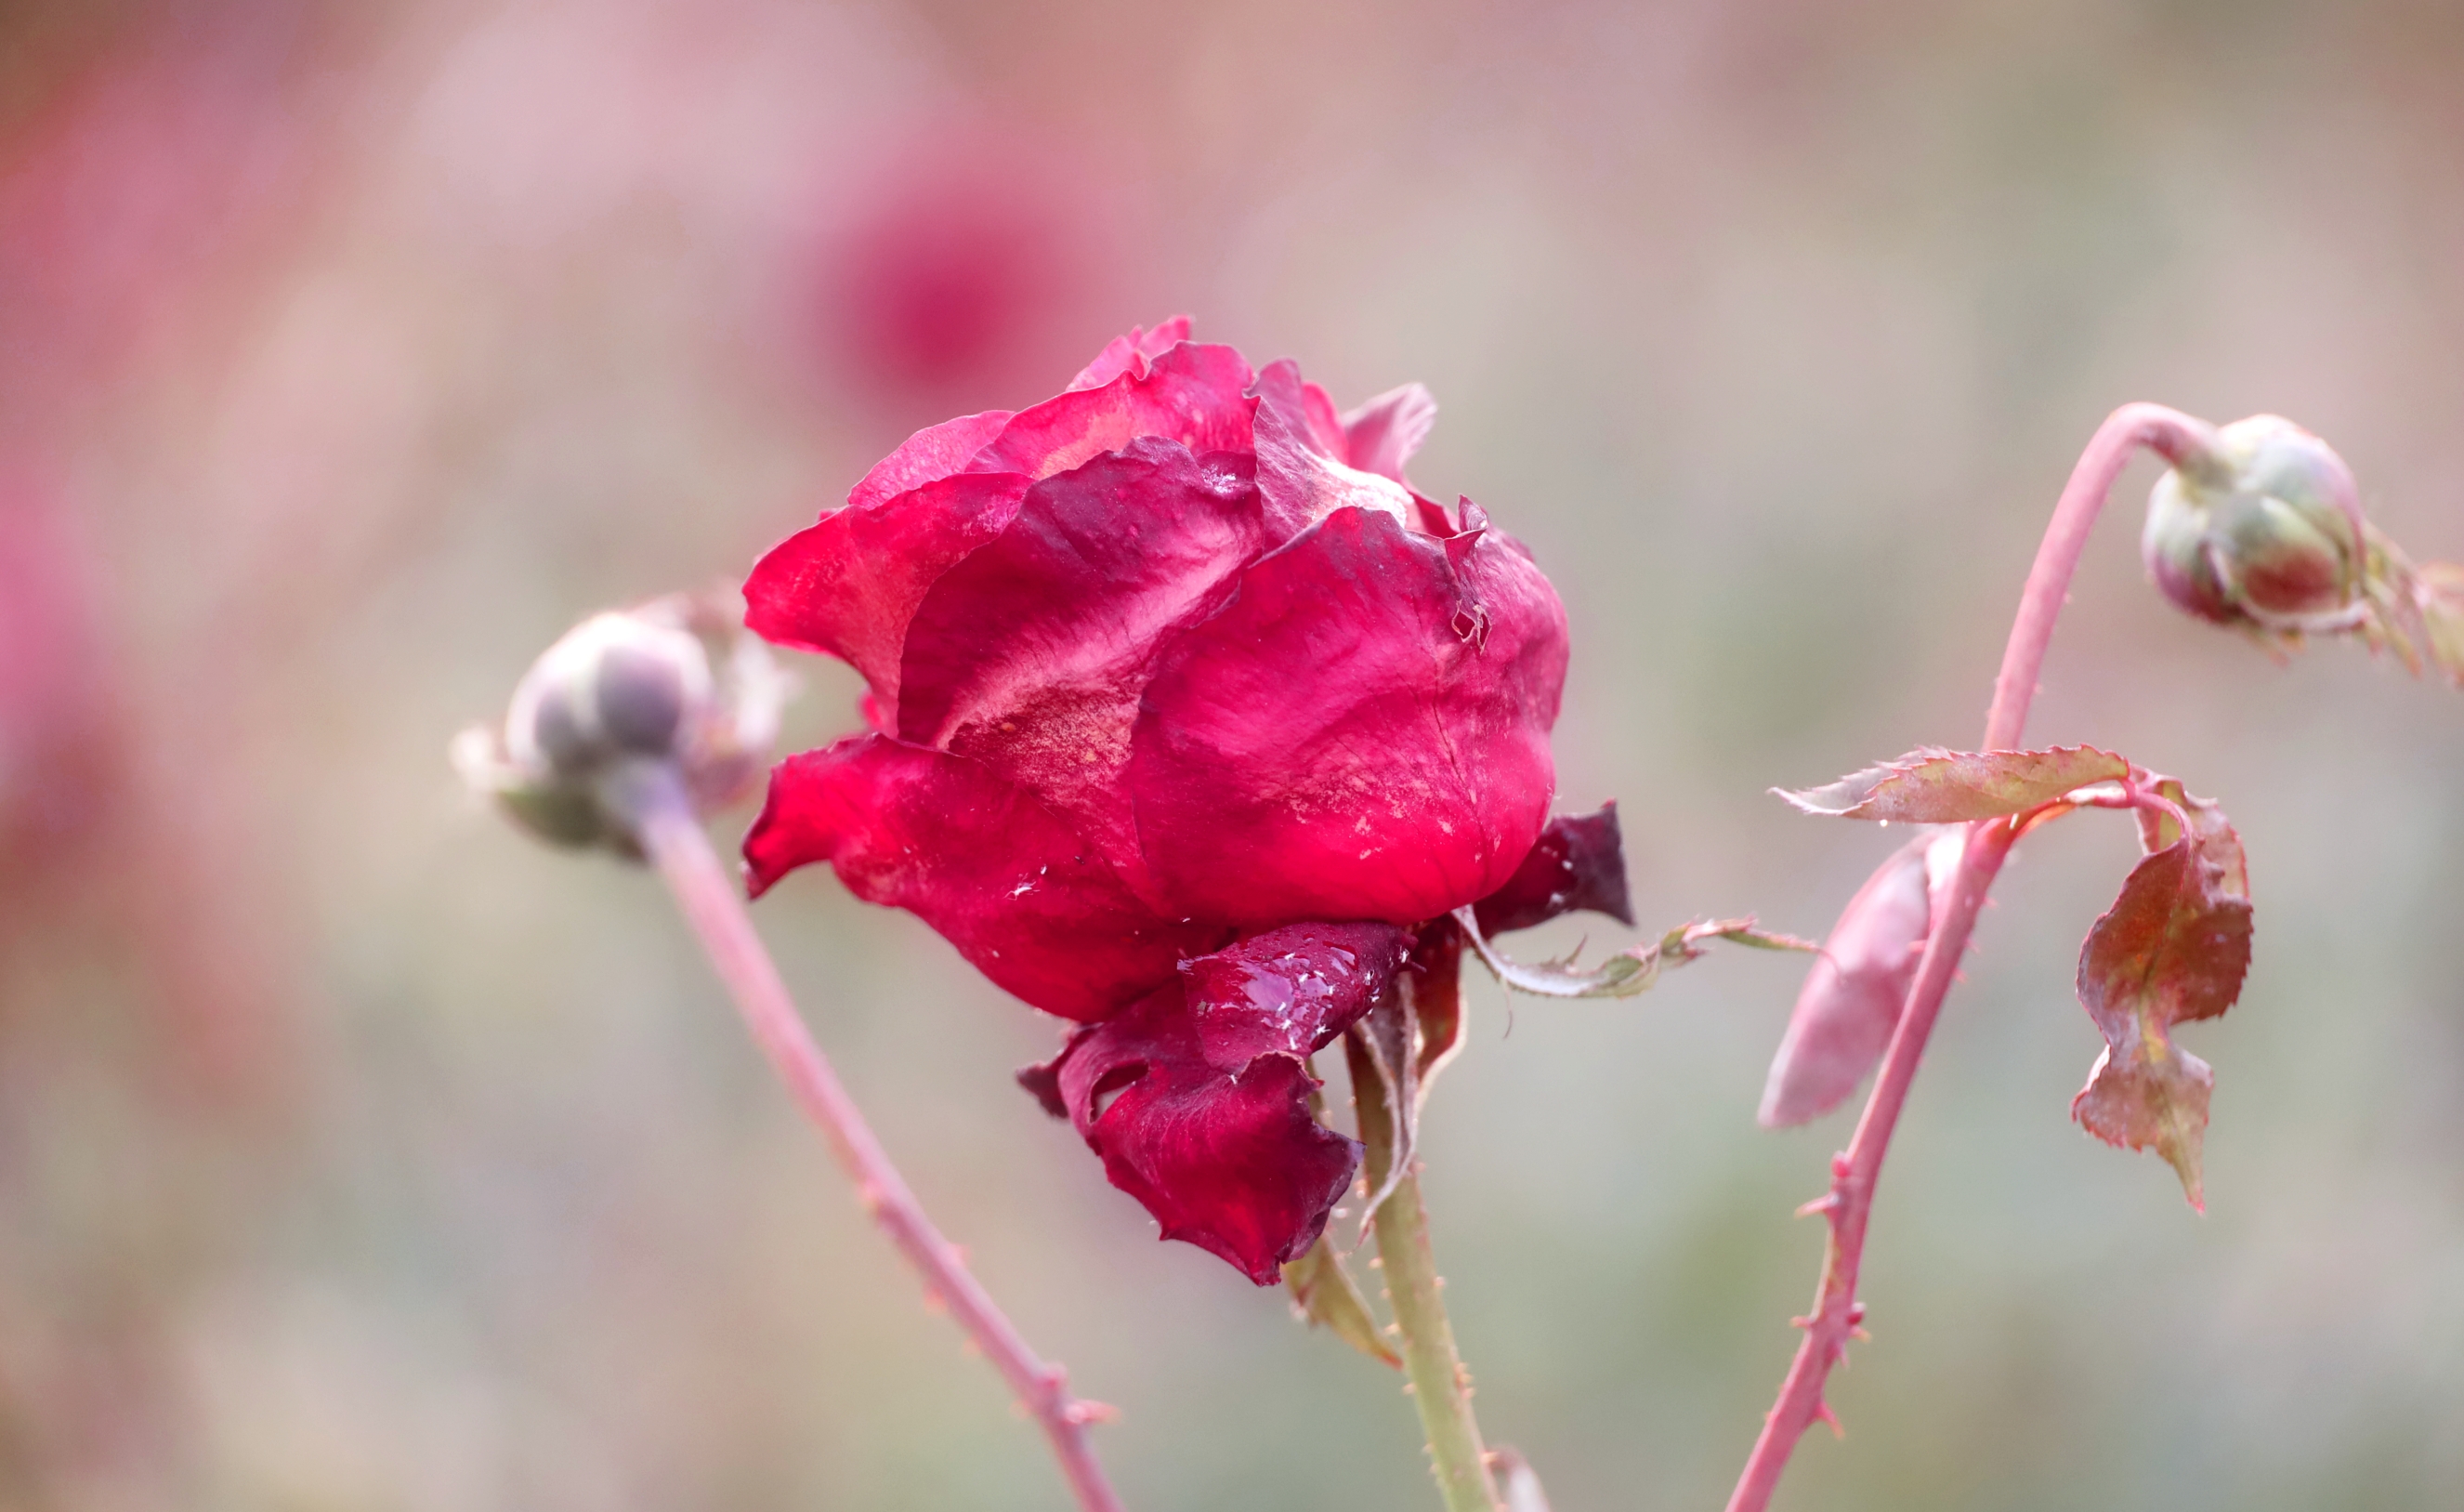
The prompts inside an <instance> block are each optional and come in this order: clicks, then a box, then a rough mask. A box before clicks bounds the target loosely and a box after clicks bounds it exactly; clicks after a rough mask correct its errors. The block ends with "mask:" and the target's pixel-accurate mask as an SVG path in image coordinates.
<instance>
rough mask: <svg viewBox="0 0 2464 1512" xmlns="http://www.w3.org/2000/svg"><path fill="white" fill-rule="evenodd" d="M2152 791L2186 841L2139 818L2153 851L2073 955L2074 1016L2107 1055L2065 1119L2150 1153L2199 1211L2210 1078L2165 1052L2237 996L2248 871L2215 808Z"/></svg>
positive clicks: (2164, 785) (2199, 1064) (2245, 967)
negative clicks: (2089, 1025) (2180, 814)
mask: <svg viewBox="0 0 2464 1512" xmlns="http://www.w3.org/2000/svg"><path fill="white" fill-rule="evenodd" d="M2153 790H2155V791H2158V792H2161V793H2163V794H2164V795H2165V796H2166V797H2167V798H2170V799H2172V800H2173V801H2174V802H2175V803H2176V804H2177V805H2179V806H2181V808H2182V809H2183V810H2184V812H2185V814H2186V815H2187V817H2188V818H2189V821H2190V833H2189V834H2187V835H2186V834H2182V826H2181V825H2180V824H2179V823H2176V822H2175V821H2174V820H2173V819H2172V817H2171V816H2170V815H2164V816H2162V817H2160V818H2157V819H2154V820H2152V821H2151V820H2149V819H2147V818H2146V817H2145V816H2144V815H2143V820H2142V826H2141V830H2142V840H2143V843H2145V844H2146V845H2149V846H2151V847H2154V849H2153V850H2152V852H2151V854H2149V855H2148V856H2146V857H2145V858H2144V859H2143V860H2141V861H2140V863H2139V864H2138V865H2137V866H2135V867H2133V868H2131V872H2130V876H2129V877H2128V878H2125V879H2124V880H2123V884H2122V896H2121V897H2120V898H2118V899H2116V900H2115V901H2114V904H2113V907H2112V909H2111V910H2110V911H2109V912H2107V913H2106V914H2105V916H2104V917H2103V918H2101V919H2099V920H2098V921H2097V922H2096V925H2095V927H2094V928H2092V929H2090V930H2089V931H2088V936H2087V943H2086V945H2084V946H2083V947H2082V948H2081V949H2080V951H2079V1004H2080V1006H2081V1007H2083V1008H2085V1009H2086V1010H2087V1012H2088V1017H2090V1018H2091V1019H2094V1020H2095V1021H2096V1027H2097V1031H2098V1032H2099V1033H2100V1034H2103V1036H2104V1043H2105V1049H2104V1053H2103V1054H2102V1055H2101V1056H2098V1058H2097V1062H2096V1067H2095V1069H2094V1070H2092V1071H2091V1072H2089V1074H2088V1082H2087V1085H2086V1086H2085V1087H2084V1088H2082V1089H2081V1090H2080V1092H2079V1096H2078V1097H2077V1098H2075V1099H2073V1100H2072V1101H2071V1116H2072V1117H2073V1118H2075V1119H2077V1120H2078V1121H2079V1123H2080V1125H2081V1126H2082V1127H2084V1128H2085V1129H2086V1130H2087V1131H2088V1132H2089V1133H2091V1134H2094V1135H2095V1136H2096V1137H2097V1138H2099V1139H2101V1140H2103V1141H2104V1142H2105V1143H2107V1144H2109V1145H2122V1146H2125V1147H2127V1148H2130V1149H2153V1150H2155V1151H2156V1152H2157V1153H2158V1154H2159V1155H2162V1156H2163V1157H2164V1158H2165V1159H2166V1161H2167V1163H2168V1164H2170V1165H2171V1166H2172V1167H2173V1169H2174V1171H2175V1173H2176V1174H2178V1175H2179V1176H2180V1177H2181V1178H2182V1190H2183V1191H2184V1193H2185V1194H2186V1195H2188V1196H2189V1199H2190V1205H2191V1206H2192V1207H2194V1208H2202V1209H2204V1207H2205V1203H2204V1201H2203V1199H2202V1197H2201V1191H2200V1167H2199V1157H2200V1147H2201V1145H2202V1143H2203V1141H2204V1139H2205V1137H2206V1134H2207V1127H2208V1095H2209V1092H2210V1090H2211V1088H2212V1087H2213V1086H2214V1084H2215V1076H2214V1073H2213V1072H2211V1071H2210V1070H2209V1069H2208V1065H2207V1062H2205V1061H2203V1060H2201V1059H2200V1058H2199V1057H2198V1056H2193V1055H2191V1054H2189V1052H2188V1051H2185V1050H2183V1049H2181V1048H2180V1047H2178V1046H2176V1045H2175V1044H2174V1043H2173V1026H2174V1025H2176V1024H2184V1023H2190V1022H2193V1021H2195V1020H2198V1019H2203V1018H2214V1017H2216V1016H2218V1015H2219V1014H2221V1013H2223V1012H2225V1011H2226V1010H2227V1009H2229V1008H2231V1007H2232V1006H2233V1002H2234V1000H2235V999H2236V998H2238V997H2239V996H2240V995H2241V986H2242V979H2243V978H2244V977H2245V976H2246V975H2247V974H2248V972H2249V970H2250V940H2251V908H2250V896H2249V890H2250V882H2249V871H2248V867H2247V863H2246V862H2245V860H2244V858H2243V856H2242V849H2241V840H2240V837H2239V836H2238V835H2236V834H2234V833H2233V826H2232V825H2231V824H2230V823H2228V822H2227V821H2226V819H2225V816H2224V813H2223V812H2222V811H2221V810H2219V809H2217V808H2216V806H2215V805H2214V804H2212V803H2209V802H2207V801H2206V800H2204V799H2199V798H2193V797H2191V796H2190V795H2189V792H2188V791H2186V790H2185V789H2183V787H2182V785H2181V784H2180V783H2179V782H2176V781H2174V780H2172V779H2171V778H2157V779H2154V783H2153Z"/></svg>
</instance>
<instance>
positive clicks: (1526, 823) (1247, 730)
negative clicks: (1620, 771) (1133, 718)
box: [1129, 509, 1566, 927]
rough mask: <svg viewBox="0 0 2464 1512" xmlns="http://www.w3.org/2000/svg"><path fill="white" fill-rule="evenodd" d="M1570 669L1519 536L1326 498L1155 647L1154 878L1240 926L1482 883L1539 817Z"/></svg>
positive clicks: (1172, 905) (1450, 899)
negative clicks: (1324, 509)
mask: <svg viewBox="0 0 2464 1512" xmlns="http://www.w3.org/2000/svg"><path fill="white" fill-rule="evenodd" d="M1565 674H1566V618H1565V611H1564V609H1563V608H1562V607H1561V606H1560V605H1559V604H1558V602H1557V595H1556V593H1555V592H1554V591H1553V590H1552V589H1551V588H1550V587H1549V584H1548V580H1547V579H1545V578H1543V577H1542V576H1541V575H1540V571H1539V569H1538V568H1537V567H1533V566H1532V565H1531V562H1530V559H1529V557H1528V556H1526V555H1525V554H1524V553H1523V551H1522V550H1521V548H1520V547H1519V546H1517V545H1514V544H1513V543H1512V542H1511V541H1510V540H1508V539H1507V538H1506V537H1504V536H1502V535H1500V534H1497V533H1495V532H1490V533H1488V534H1487V535H1485V536H1484V535H1481V534H1479V533H1477V532H1472V533H1466V534H1465V535H1463V536H1457V537H1454V538H1452V539H1451V540H1447V541H1438V540H1433V539H1431V538H1430V537H1428V536H1426V535H1422V534H1419V533H1418V532H1414V531H1410V530H1407V529H1405V528H1404V527H1403V526H1402V525H1400V524H1398V523H1396V522H1395V521H1394V520H1393V519H1392V518H1391V517H1389V516H1387V515H1385V514H1383V513H1379V512H1375V511H1371V510H1363V509H1338V510H1336V511H1335V512H1334V513H1333V514H1332V515H1331V516H1329V517H1328V518H1327V519H1326V520H1325V521H1324V522H1322V523H1319V524H1317V525H1315V526H1313V527H1311V528H1310V529H1309V530H1308V531H1306V532H1304V533H1303V534H1302V535H1300V536H1299V537H1297V538H1295V539H1294V540H1293V541H1292V542H1291V544H1290V545H1286V546H1284V547H1282V548H1280V549H1278V550H1276V551H1274V552H1271V553H1269V554H1268V555H1266V556H1265V557H1263V558H1261V559H1260V560H1259V561H1258V562H1257V563H1256V564H1255V565H1253V566H1252V567H1249V569H1248V570H1247V571H1246V572H1245V573H1243V575H1242V578H1241V581H1240V589H1239V592H1238V593H1237V594H1236V595H1235V596H1234V597H1233V599H1232V601H1231V602H1230V603H1229V604H1227V605H1226V606H1225V607H1224V608H1223V610H1222V611H1221V612H1220V613H1218V614H1217V615H1216V616H1215V617H1214V618H1212V619H1209V620H1206V621H1204V622H1203V623H1201V624H1199V625H1197V626H1195V627H1193V628H1191V629H1189V630H1187V631H1184V632H1182V633H1181V634H1178V635H1177V636H1176V637H1174V638H1173V639H1172V640H1171V641H1169V642H1168V643H1167V645H1166V647H1165V650H1164V653H1163V656H1162V657H1161V658H1160V660H1159V663H1158V666H1157V670H1156V673H1155V679H1154V680H1153V681H1152V682H1151V683H1150V684H1149V685H1148V688H1147V692H1146V698H1145V702H1144V708H1143V711H1142V713H1141V714H1140V716H1139V719H1138V724H1137V729H1136V732H1135V734H1134V736H1133V742H1132V755H1131V761H1130V767H1129V782H1130V789H1131V792H1132V794H1133V799H1134V801H1135V803H1136V806H1137V824H1138V833H1139V836H1140V839H1141V842H1142V844H1143V846H1144V848H1145V851H1146V855H1147V863H1148V867H1149V874H1150V877H1151V878H1153V880H1154V883H1155V888H1156V892H1157V895H1158V896H1159V897H1160V898H1162V899H1163V900H1164V901H1166V902H1167V904H1168V907H1169V911H1170V912H1172V913H1174V914H1176V915H1194V916H1197V917H1200V918H1213V919H1221V920H1225V921H1227V922H1230V923H1235V924H1239V925H1243V926H1247V927H1271V926H1272V925H1275V924H1280V923H1289V922H1291V921H1293V920H1299V919H1375V920H1383V921H1385V922H1387V923H1398V924H1410V923H1419V921H1421V920H1424V919H1429V918H1434V917H1436V916H1437V915H1439V914H1442V913H1445V912H1447V911H1448V910H1450V909H1453V908H1457V907H1460V906H1462V905H1463V904H1464V903H1468V902H1472V901H1476V900H1478V899H1482V898H1485V897H1487V896H1488V895H1489V894H1490V893H1492V892H1495V891H1496V890H1497V889H1498V888H1499V887H1501V886H1503V885H1505V883H1506V882H1507V879H1508V878H1511V877H1512V876H1513V875H1514V870H1515V868H1516V867H1517V866H1518V865H1520V864H1521V862H1522V860H1523V858H1524V856H1525V855H1526V854H1527V853H1529V851H1530V849H1531V845H1532V842H1533V841H1534V840H1535V839H1537V838H1538V836H1539V834H1540V829H1541V826H1542V824H1543V823H1544V822H1545V821H1546V819H1547V817H1548V808H1549V798H1550V790H1551V784H1552V783H1553V781H1554V771H1553V768H1552V767H1551V761H1550V756H1549V727H1550V726H1551V724H1552V723H1555V721H1556V716H1557V700H1558V694H1559V691H1560V689H1561V688H1562V686H1563V684H1564V680H1565Z"/></svg>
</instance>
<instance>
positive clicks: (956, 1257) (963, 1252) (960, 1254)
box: [941, 1243, 967, 1271]
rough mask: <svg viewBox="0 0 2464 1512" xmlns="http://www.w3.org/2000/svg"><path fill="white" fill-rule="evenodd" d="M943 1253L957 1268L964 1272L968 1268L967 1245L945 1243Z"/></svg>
mask: <svg viewBox="0 0 2464 1512" xmlns="http://www.w3.org/2000/svg"><path fill="white" fill-rule="evenodd" d="M941 1253H942V1254H943V1255H944V1256H947V1257H948V1259H949V1261H950V1263H951V1264H952V1265H955V1266H957V1268H958V1269H960V1270H962V1271H963V1270H965V1269H966V1268H967V1247H966V1246H965V1245H963V1244H950V1243H945V1244H944V1245H943V1246H942V1248H941Z"/></svg>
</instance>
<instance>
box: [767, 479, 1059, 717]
mask: <svg viewBox="0 0 2464 1512" xmlns="http://www.w3.org/2000/svg"><path fill="white" fill-rule="evenodd" d="M884 465H885V466H886V465H888V464H886V463H885V464H884ZM876 471H878V469H876ZM1026 489H1027V480H1026V479H1025V478H1021V477H1018V476H1017V475H1015V474H1007V475H1003V474H969V475H961V476H959V477H957V478H942V479H940V480H938V481H936V482H931V483H927V484H925V485H923V486H922V487H920V488H915V489H912V490H910V491H909V492H907V493H904V494H901V495H899V496H898V497H896V498H894V499H892V500H888V501H887V502H884V503H879V504H875V505H873V506H871V507H869V508H862V509H858V508H852V507H850V508H847V509H842V510H839V511H838V512H837V513H835V514H830V515H825V516H823V517H822V522H821V523H819V524H817V525H814V526H812V527H811V528H810V529H807V530H802V531H799V532H797V533H796V534H795V535H792V536H790V537H788V538H787V539H786V540H785V541H782V542H781V543H780V544H779V545H776V546H773V547H772V548H771V549H770V552H769V554H768V555H767V556H764V557H763V558H762V559H761V560H760V561H759V562H758V563H756V564H754V567H753V572H752V575H751V576H749V577H747V578H746V579H745V582H744V603H745V615H744V623H745V625H746V626H747V627H748V628H750V629H751V630H752V631H753V633H754V634H757V635H759V636H761V637H762V638H763V639H765V640H770V641H775V642H777V643H778V644H780V645H782V646H793V647H795V648H797V649H798V650H801V651H819V652H825V653H827V654H828V655H830V656H838V657H841V658H843V659H844V660H846V661H847V662H848V663H849V664H851V665H852V666H853V667H854V668H855V669H856V670H857V671H858V672H861V673H863V674H864V676H865V680H866V681H868V682H869V683H871V684H872V689H873V692H874V694H875V695H876V696H877V697H878V698H879V699H880V700H881V701H882V703H883V704H884V706H885V707H887V708H890V709H893V710H894V709H895V708H896V707H897V704H898V663H899V654H900V651H901V648H902V647H903V646H904V645H905V642H906V638H907V622H908V620H909V619H911V618H912V617H913V615H914V613H915V610H916V606H917V605H919V604H921V603H922V602H923V601H924V595H925V593H926V592H927V591H928V590H929V589H931V588H932V587H933V585H934V583H935V582H936V581H937V580H938V579H939V578H940V576H941V574H942V573H944V572H946V571H948V570H949V569H950V568H951V567H953V566H955V565H957V563H959V562H961V561H963V560H965V558H966V556H967V554H968V553H970V552H972V551H974V550H975V549H976V548H977V547H979V546H980V545H983V544H984V543H986V542H988V541H990V540H992V539H993V538H994V537H995V536H998V535H999V534H1001V529H1002V527H1003V526H1005V525H1007V524H1008V523H1009V522H1010V517H1011V516H1013V515H1015V514H1017V513H1018V506H1019V502H1020V500H1023V499H1024V498H1025V497H1026ZM861 491H862V490H861V489H859V490H858V492H861Z"/></svg>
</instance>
